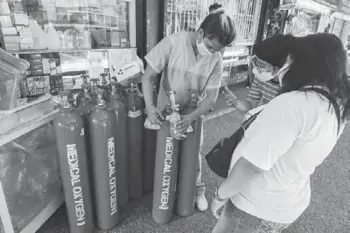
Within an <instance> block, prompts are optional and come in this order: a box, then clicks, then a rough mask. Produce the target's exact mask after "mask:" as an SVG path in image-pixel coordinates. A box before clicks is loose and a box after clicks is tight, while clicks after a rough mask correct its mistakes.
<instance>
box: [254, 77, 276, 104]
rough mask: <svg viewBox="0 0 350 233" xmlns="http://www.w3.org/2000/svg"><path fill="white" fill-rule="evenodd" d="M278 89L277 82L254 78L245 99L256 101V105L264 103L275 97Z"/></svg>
mask: <svg viewBox="0 0 350 233" xmlns="http://www.w3.org/2000/svg"><path fill="white" fill-rule="evenodd" d="M279 91H280V86H279V85H278V84H274V83H272V82H263V81H260V80H259V79H258V78H254V81H253V83H252V87H251V88H250V91H249V94H248V97H247V100H248V101H252V102H258V106H259V105H264V104H267V103H268V102H270V101H271V100H272V99H273V98H275V96H276V95H277V94H278V92H279Z"/></svg>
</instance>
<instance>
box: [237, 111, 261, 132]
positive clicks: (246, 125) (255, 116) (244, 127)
mask: <svg viewBox="0 0 350 233" xmlns="http://www.w3.org/2000/svg"><path fill="white" fill-rule="evenodd" d="M261 112H262V110H261V111H259V112H257V113H255V114H254V115H252V116H251V117H249V118H248V119H247V120H246V121H244V122H243V124H242V125H241V127H242V128H243V129H244V130H246V129H247V128H248V127H249V126H250V124H251V123H253V121H254V120H255V119H256V118H257V117H258V115H259V114H260V113H261Z"/></svg>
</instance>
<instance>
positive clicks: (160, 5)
mask: <svg viewBox="0 0 350 233" xmlns="http://www.w3.org/2000/svg"><path fill="white" fill-rule="evenodd" d="M164 2H166V1H164V0H152V1H147V2H146V37H147V39H146V51H147V52H149V51H150V50H151V49H152V48H153V47H154V46H155V45H156V44H157V43H158V42H159V41H160V40H161V39H162V37H163V28H164V24H163V22H164V4H166V3H164Z"/></svg>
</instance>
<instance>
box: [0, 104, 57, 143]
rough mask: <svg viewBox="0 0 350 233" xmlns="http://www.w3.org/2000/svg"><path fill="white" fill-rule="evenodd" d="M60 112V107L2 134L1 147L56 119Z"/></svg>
mask: <svg viewBox="0 0 350 233" xmlns="http://www.w3.org/2000/svg"><path fill="white" fill-rule="evenodd" d="M58 112H59V109H56V110H54V111H52V112H51V113H49V114H46V115H43V116H42V117H40V118H37V119H35V120H32V121H29V122H26V123H25V124H23V125H21V126H19V127H17V128H15V129H13V130H12V131H11V132H10V133H7V134H4V135H0V147H1V146H3V145H5V144H7V143H9V142H11V141H12V140H14V139H16V138H19V137H20V136H22V135H24V134H26V133H28V132H30V131H32V130H34V129H36V128H38V127H40V126H42V125H44V124H46V123H49V122H50V121H52V120H53V119H54V117H55V116H56V115H57V113H58Z"/></svg>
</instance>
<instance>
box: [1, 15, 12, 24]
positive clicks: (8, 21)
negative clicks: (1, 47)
mask: <svg viewBox="0 0 350 233" xmlns="http://www.w3.org/2000/svg"><path fill="white" fill-rule="evenodd" d="M0 26H1V27H13V24H12V20H11V16H10V15H1V16H0Z"/></svg>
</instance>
